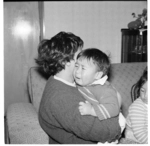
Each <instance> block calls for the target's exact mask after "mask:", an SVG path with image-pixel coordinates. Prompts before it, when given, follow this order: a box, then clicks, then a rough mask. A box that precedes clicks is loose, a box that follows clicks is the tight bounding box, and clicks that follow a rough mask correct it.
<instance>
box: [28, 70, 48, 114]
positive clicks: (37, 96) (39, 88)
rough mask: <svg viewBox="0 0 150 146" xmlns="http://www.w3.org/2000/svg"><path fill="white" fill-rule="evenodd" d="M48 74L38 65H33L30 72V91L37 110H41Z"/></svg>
mask: <svg viewBox="0 0 150 146" xmlns="http://www.w3.org/2000/svg"><path fill="white" fill-rule="evenodd" d="M47 79H48V76H47V75H46V74H44V73H43V72H41V71H40V68H38V67H31V68H30V70H29V73H28V92H29V97H30V100H31V103H32V104H33V106H34V107H35V109H36V111H37V112H38V110H39V105H40V101H41V98H42V94H43V91H44V88H45V85H46V81H47Z"/></svg>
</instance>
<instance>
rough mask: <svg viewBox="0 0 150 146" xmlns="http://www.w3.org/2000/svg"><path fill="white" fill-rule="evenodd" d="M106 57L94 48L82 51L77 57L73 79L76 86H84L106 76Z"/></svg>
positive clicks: (107, 59) (107, 64)
mask: <svg viewBox="0 0 150 146" xmlns="http://www.w3.org/2000/svg"><path fill="white" fill-rule="evenodd" d="M109 68H110V61H109V58H108V56H107V55H106V54H105V53H103V52H102V51H100V50H99V49H96V48H89V49H85V50H82V51H81V52H80V53H79V54H78V56H77V62H76V65H75V69H74V78H75V81H76V83H77V84H78V85H81V86H86V85H89V84H91V83H93V82H94V81H95V80H98V79H100V78H102V77H103V76H105V75H107V74H108V71H109Z"/></svg>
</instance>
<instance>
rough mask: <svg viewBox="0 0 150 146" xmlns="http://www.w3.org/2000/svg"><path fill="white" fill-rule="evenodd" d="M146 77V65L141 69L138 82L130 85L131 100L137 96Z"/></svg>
mask: <svg viewBox="0 0 150 146" xmlns="http://www.w3.org/2000/svg"><path fill="white" fill-rule="evenodd" d="M147 79H148V76H147V67H146V68H145V70H144V71H143V74H142V76H141V77H140V79H139V80H138V82H137V83H136V84H134V85H133V86H132V89H131V93H132V95H131V96H132V102H133V101H134V100H136V99H137V98H139V96H140V89H141V87H142V86H143V85H144V83H145V82H146V81H147Z"/></svg>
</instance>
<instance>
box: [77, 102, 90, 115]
mask: <svg viewBox="0 0 150 146" xmlns="http://www.w3.org/2000/svg"><path fill="white" fill-rule="evenodd" d="M79 112H80V114H81V115H91V112H92V105H91V104H90V103H89V102H88V101H85V102H79Z"/></svg>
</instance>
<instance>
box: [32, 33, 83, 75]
mask: <svg viewBox="0 0 150 146" xmlns="http://www.w3.org/2000/svg"><path fill="white" fill-rule="evenodd" d="M82 47H83V40H82V39H81V38H80V37H78V36H76V35H74V34H73V33H66V32H60V33H58V34H57V35H55V36H54V37H52V38H51V39H50V40H46V39H45V40H43V41H41V42H40V44H39V46H38V58H37V59H35V61H36V63H37V64H38V65H39V66H40V67H42V68H43V70H44V72H46V73H48V74H49V75H55V74H57V73H59V72H60V71H61V70H63V69H65V64H66V62H70V60H73V58H74V54H75V53H76V52H77V51H78V49H79V48H81V49H82Z"/></svg>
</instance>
